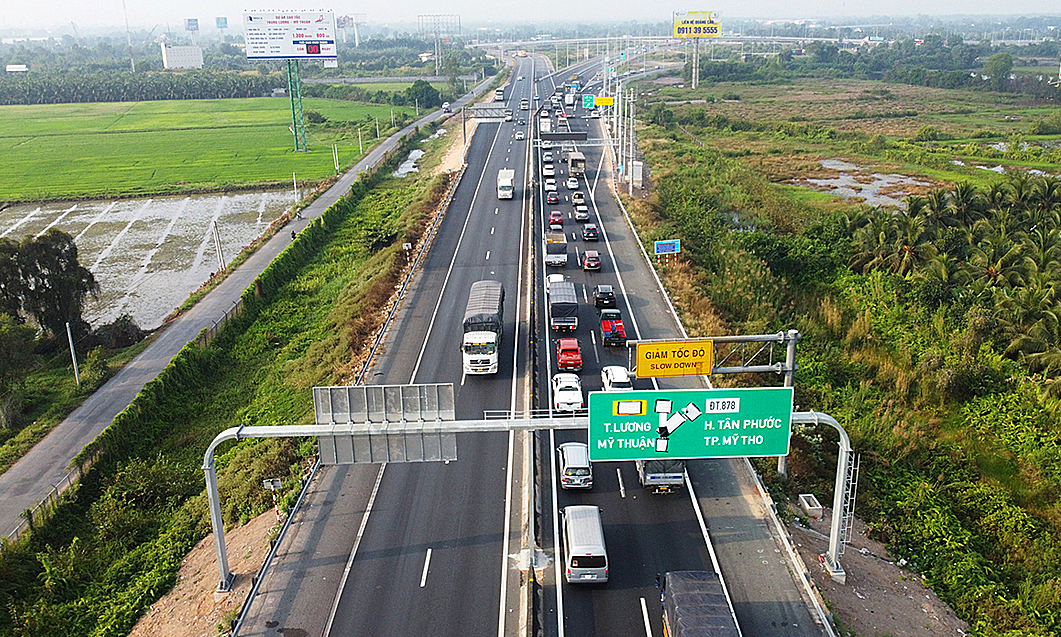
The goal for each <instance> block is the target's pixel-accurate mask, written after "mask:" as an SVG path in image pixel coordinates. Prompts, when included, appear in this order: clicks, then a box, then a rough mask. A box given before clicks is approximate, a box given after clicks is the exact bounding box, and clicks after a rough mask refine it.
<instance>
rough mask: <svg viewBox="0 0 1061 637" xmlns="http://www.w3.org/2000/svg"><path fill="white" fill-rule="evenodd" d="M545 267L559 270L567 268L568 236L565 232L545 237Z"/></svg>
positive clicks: (551, 233)
mask: <svg viewBox="0 0 1061 637" xmlns="http://www.w3.org/2000/svg"><path fill="white" fill-rule="evenodd" d="M545 265H547V266H555V267H559V268H563V267H566V266H567V235H565V234H564V233H563V232H550V233H548V234H546V235H545Z"/></svg>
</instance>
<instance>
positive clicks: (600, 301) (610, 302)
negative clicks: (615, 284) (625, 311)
mask: <svg viewBox="0 0 1061 637" xmlns="http://www.w3.org/2000/svg"><path fill="white" fill-rule="evenodd" d="M593 305H595V306H597V307H615V289H614V288H612V286H610V285H598V286H597V287H595V288H593Z"/></svg>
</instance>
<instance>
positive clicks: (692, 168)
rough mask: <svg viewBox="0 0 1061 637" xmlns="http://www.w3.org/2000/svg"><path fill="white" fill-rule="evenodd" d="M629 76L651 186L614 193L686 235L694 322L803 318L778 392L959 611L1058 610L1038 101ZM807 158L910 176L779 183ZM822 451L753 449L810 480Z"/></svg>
mask: <svg viewBox="0 0 1061 637" xmlns="http://www.w3.org/2000/svg"><path fill="white" fill-rule="evenodd" d="M733 64H740V63H733ZM642 88H644V89H645V93H644V94H642V97H641V98H640V101H641V103H640V104H639V117H643V118H644V119H642V122H647V124H645V125H644V126H642V127H641V128H640V130H639V140H638V141H639V146H640V149H641V151H642V152H643V153H644V158H645V161H646V164H647V165H648V167H649V170H650V173H651V178H650V179H651V190H650V194H648V195H647V196H645V197H642V198H634V199H632V200H628V203H629V209H630V212H631V215H632V216H633V217H634V219H635V221H636V222H637V224H638V226H639V232H640V233H641V234H642V236H643V238H644V239H645V240H649V241H651V240H658V239H671V238H680V239H681V240H682V257H683V258H682V259H681V261H680V262H679V263H678V264H677V265H673V266H669V267H664V268H662V269H661V276H662V277H663V278H664V280H665V282H666V284H667V286H668V289H669V290H670V291H671V294H672V296H673V297H674V298H675V301H676V305H677V307H678V309H679V312H680V313H681V314H682V316H683V321H684V322H685V325H686V327H687V328H689V332H690V335H699V336H710V335H717V334H730V333H772V332H777V331H778V330H782V329H791V328H796V329H798V330H799V332H800V334H801V340H800V343H799V349H798V354H797V361H798V363H799V371H798V372H797V374H796V399H795V402H796V408H797V409H798V410H807V409H813V410H817V411H822V412H826V413H829V414H831V415H833V416H835V417H836V418H837V419H838V420H839V421H840V422H841V423H842V424H843V425H844V427H845V428H846V429H847V430H848V432H849V433H850V434H851V437H852V441H853V444H854V446H855V449H856V451H857V452H858V453H860V454H861V463H862V464H861V478H860V481H859V485H858V489H859V491H858V501H857V502H858V510H857V513H858V514H859V515H860V516H861V517H863V519H865V520H867V521H868V522H869V524H870V528H871V530H872V532H873V533H874V535H875V536H876V537H878V538H879V539H881V540H883V541H884V542H886V543H887V544H888V545H889V547H890V549H891V550H893V551H894V552H895V553H896V554H897V555H898V556H900V557H902V558H904V559H905V560H907V562H908V563H909V565H910V566H911V567H913V568H914V569H916V570H917V571H918V572H920V573H921V574H922V575H923V576H924V577H925V578H926V580H927V582H928V583H929V584H930V585H931V586H932V587H933V589H934V590H935V591H936V592H937V593H938V594H939V595H940V596H941V598H943V599H944V600H945V601H946V602H948V603H949V604H951V605H952V606H953V607H954V608H955V610H956V611H957V612H958V614H959V615H961V616H962V617H963V618H965V619H967V620H968V621H969V622H970V624H971V625H972V626H973V627H974V628H975V630H976V633H977V634H980V635H985V636H987V635H991V636H994V635H1011V634H1020V635H1043V636H1045V635H1053V634H1057V633H1058V632H1059V631H1061V603H1059V602H1058V600H1059V599H1061V595H1059V590H1061V589H1059V582H1061V435H1059V433H1058V432H1059V431H1061V415H1059V414H1061V408H1059V406H1061V320H1059V317H1061V297H1059V296H1058V295H1059V291H1058V283H1057V282H1058V279H1059V277H1061V179H1059V178H1058V177H1055V176H1053V175H1057V174H1058V173H1061V155H1059V154H1058V151H1057V146H1056V144H1055V142H1054V140H1055V139H1056V137H1055V135H1056V133H1054V132H1052V129H1050V128H1049V127H1050V126H1052V125H1053V124H1052V121H1053V118H1054V117H1056V115H1055V114H1056V108H1055V107H1053V106H1052V105H1050V104H1046V103H1040V102H1036V101H1034V100H1032V99H1031V98H1029V97H1027V96H1020V95H1012V94H1004V93H990V92H985V91H971V90H968V89H967V88H961V89H950V90H948V89H941V88H930V87H915V86H910V85H904V84H894V83H883V82H871V81H865V80H851V79H837V78H823V79H819V80H810V81H808V82H804V81H801V82H800V83H799V85H794V84H789V83H788V81H786V80H781V81H778V82H776V83H772V84H770V85H766V84H764V83H761V82H758V81H750V82H734V81H726V82H712V81H710V80H709V81H707V82H705V83H704V84H702V85H701V87H700V88H699V89H698V91H696V92H695V93H694V92H692V91H690V90H687V89H680V88H658V87H652V86H651V85H649V84H645V85H643V86H642ZM1040 122H1044V123H1045V124H1046V128H1044V127H1043V125H1042V124H1040ZM823 159H843V160H845V161H848V162H852V163H856V164H860V165H862V166H866V167H867V168H864V170H868V171H879V172H899V173H902V174H907V175H913V176H916V177H918V178H919V180H921V181H922V182H923V183H925V184H928V185H927V186H922V187H920V188H919V189H916V188H915V189H914V190H915V191H914V192H913V193H912V194H910V195H909V196H907V197H905V199H904V206H903V207H902V208H898V209H897V208H873V207H870V206H866V205H862V204H858V203H857V202H851V201H844V200H841V199H839V198H836V197H830V196H826V195H821V194H816V193H811V192H810V191H808V190H806V189H804V188H795V187H793V186H792V185H788V184H799V183H803V182H802V181H801V180H802V179H804V178H805V177H808V176H817V175H819V174H821V173H824V172H828V171H827V170H826V169H823V167H822V165H821V160H823ZM1000 165H1001V166H1003V168H1002V170H1004V172H1005V175H1004V176H1003V175H999V174H998V173H997V172H994V171H989V170H984V169H982V168H978V167H977V166H982V167H984V168H995V167H996V166H1000ZM1036 171H1041V172H1036ZM774 380H775V379H772V378H768V377H765V376H761V375H760V376H747V377H741V378H739V379H735V378H720V379H716V382H721V383H723V384H725V383H736V384H740V385H743V386H748V385H753V384H756V383H763V384H772V383H773V381H774ZM835 450H836V436H835V433H834V432H832V431H831V429H829V428H823V429H820V430H819V429H814V428H806V429H804V430H803V431H802V432H801V433H800V435H798V436H796V437H795V438H794V440H793V451H792V455H791V456H790V458H789V463H788V469H789V475H788V477H787V478H783V477H781V476H778V475H777V474H776V473H775V470H774V467H775V465H776V463H775V462H773V461H763V462H760V463H758V467H759V469H760V470H761V471H762V472H763V473H764V474H765V475H766V476H767V478H768V480H769V482H770V484H771V485H773V488H774V489H775V490H777V491H778V492H779V493H776V494H775V495H778V496H780V491H782V490H783V491H784V492H785V493H787V495H788V496H789V497H792V498H793V499H794V496H795V494H797V493H805V492H811V493H816V494H817V495H818V496H819V498H822V497H823V496H824V497H825V498H826V499H828V497H829V496H831V494H832V487H833V478H834V473H835V466H836V465H835V463H836V451H835Z"/></svg>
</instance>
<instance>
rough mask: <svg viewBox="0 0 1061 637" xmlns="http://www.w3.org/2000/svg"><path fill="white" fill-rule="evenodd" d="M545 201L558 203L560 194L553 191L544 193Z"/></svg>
mask: <svg viewBox="0 0 1061 637" xmlns="http://www.w3.org/2000/svg"><path fill="white" fill-rule="evenodd" d="M545 203H551V204H557V203H560V195H558V194H556V193H555V192H550V193H546V195H545Z"/></svg>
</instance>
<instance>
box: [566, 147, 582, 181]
mask: <svg viewBox="0 0 1061 637" xmlns="http://www.w3.org/2000/svg"><path fill="white" fill-rule="evenodd" d="M567 169H568V172H570V173H571V176H572V177H582V176H583V175H585V174H586V156H585V155H584V154H582V153H581V152H579V151H577V150H573V151H571V152H570V153H568V154H567Z"/></svg>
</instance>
